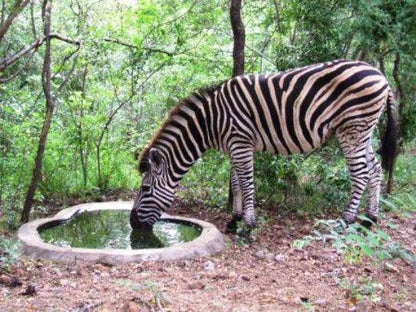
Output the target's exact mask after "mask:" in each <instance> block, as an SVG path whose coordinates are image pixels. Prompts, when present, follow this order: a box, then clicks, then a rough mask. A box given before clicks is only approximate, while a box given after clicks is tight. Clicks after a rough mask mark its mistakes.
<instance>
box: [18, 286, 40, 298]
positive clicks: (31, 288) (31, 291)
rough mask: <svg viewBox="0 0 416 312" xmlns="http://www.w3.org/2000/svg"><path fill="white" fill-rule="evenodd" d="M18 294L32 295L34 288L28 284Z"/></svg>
mask: <svg viewBox="0 0 416 312" xmlns="http://www.w3.org/2000/svg"><path fill="white" fill-rule="evenodd" d="M20 294H21V295H23V296H34V295H36V288H35V286H33V285H28V286H27V288H26V290H25V291H24V292H22V293H20Z"/></svg>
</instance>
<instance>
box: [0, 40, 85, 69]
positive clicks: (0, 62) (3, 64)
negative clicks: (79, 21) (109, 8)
mask: <svg viewBox="0 0 416 312" xmlns="http://www.w3.org/2000/svg"><path fill="white" fill-rule="evenodd" d="M48 37H49V38H50V39H57V40H60V41H64V42H66V43H70V44H73V45H77V46H80V45H81V41H79V40H78V41H77V40H73V39H69V38H66V37H64V36H61V35H59V34H52V35H49V36H45V37H43V38H42V39H35V40H34V41H33V42H32V43H31V44H29V46H27V47H25V48H23V49H21V50H20V51H19V52H17V53H15V54H14V55H11V56H8V57H5V58H4V59H0V72H1V71H4V70H5V69H6V68H7V67H9V66H10V65H13V64H14V63H16V62H17V61H18V60H19V59H20V58H22V57H23V56H25V55H26V54H28V53H29V52H31V51H32V50H35V51H36V50H37V49H38V48H39V47H40V46H41V45H42V44H43V43H44V42H45V41H46V40H47V39H48Z"/></svg>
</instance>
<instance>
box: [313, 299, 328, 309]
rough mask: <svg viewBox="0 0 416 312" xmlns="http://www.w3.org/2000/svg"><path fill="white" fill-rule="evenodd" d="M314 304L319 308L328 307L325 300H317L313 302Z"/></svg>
mask: <svg viewBox="0 0 416 312" xmlns="http://www.w3.org/2000/svg"><path fill="white" fill-rule="evenodd" d="M315 304H316V305H318V306H321V307H326V306H327V305H328V301H326V300H325V299H317V300H315Z"/></svg>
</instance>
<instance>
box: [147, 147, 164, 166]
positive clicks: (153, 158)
mask: <svg viewBox="0 0 416 312" xmlns="http://www.w3.org/2000/svg"><path fill="white" fill-rule="evenodd" d="M149 164H150V168H154V169H158V168H159V167H160V165H161V164H162V155H161V154H160V152H159V151H158V150H157V149H156V148H151V149H150V151H149Z"/></svg>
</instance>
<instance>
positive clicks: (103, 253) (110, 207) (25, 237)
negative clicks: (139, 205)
mask: <svg viewBox="0 0 416 312" xmlns="http://www.w3.org/2000/svg"><path fill="white" fill-rule="evenodd" d="M132 206H133V202H104V203H88V204H81V205H77V206H73V207H71V208H67V209H64V210H62V211H60V212H59V213H58V214H56V215H55V216H53V217H51V218H44V219H38V220H35V221H32V222H29V223H26V224H24V225H22V226H21V227H20V229H19V232H18V238H19V240H20V241H21V243H22V251H23V254H25V255H28V256H30V257H32V258H35V259H49V260H53V261H60V262H76V261H89V262H100V263H109V264H121V263H128V262H141V261H165V260H181V259H190V258H196V257H205V256H210V255H212V254H215V253H218V252H220V251H222V250H223V249H224V240H223V236H222V234H221V233H220V232H219V231H218V229H217V228H216V227H215V226H214V225H213V224H211V223H208V222H205V221H201V220H197V219H192V218H182V217H178V216H171V215H168V214H164V215H162V218H161V220H162V221H165V222H169V223H173V224H184V225H188V226H192V227H194V228H198V234H199V232H200V234H199V236H197V237H196V238H195V239H192V240H190V241H187V242H182V241H178V242H174V243H173V244H172V245H170V246H167V247H163V248H142V249H133V248H130V247H129V248H124V249H122V248H119V247H120V246H121V245H119V246H118V245H115V246H116V247H115V248H112V247H111V246H106V247H105V249H100V248H80V247H73V245H72V246H65V245H62V244H61V245H59V244H55V243H47V242H45V241H44V240H43V239H42V237H41V235H40V232H41V231H43V230H45V229H49V228H53V227H55V226H58V227H59V226H60V225H62V224H65V223H66V222H67V221H70V220H72V219H74V218H77V216H80V215H82V214H83V213H90V212H91V213H92V212H101V211H105V212H107V211H114V212H121V211H124V212H126V216H127V215H128V212H129V211H130V210H131V207H132ZM127 224H128V222H127ZM114 226H115V225H114ZM126 226H128V227H129V229H127V230H128V231H130V232H131V230H130V225H126ZM42 236H44V235H42ZM81 240H82V238H81ZM132 246H133V245H132Z"/></svg>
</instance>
